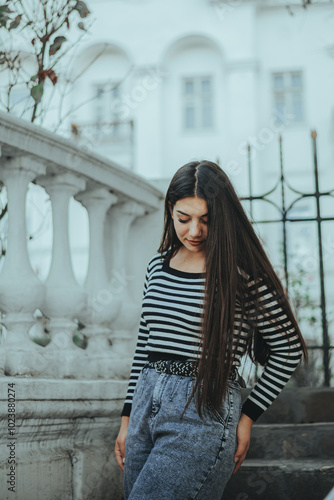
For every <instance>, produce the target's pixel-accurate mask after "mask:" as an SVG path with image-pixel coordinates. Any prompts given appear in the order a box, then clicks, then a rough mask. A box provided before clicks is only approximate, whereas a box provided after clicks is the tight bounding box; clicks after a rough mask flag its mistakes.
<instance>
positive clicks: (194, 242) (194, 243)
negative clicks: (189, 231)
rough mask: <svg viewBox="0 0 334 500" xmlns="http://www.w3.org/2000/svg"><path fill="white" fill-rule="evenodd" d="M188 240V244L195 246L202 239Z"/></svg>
mask: <svg viewBox="0 0 334 500" xmlns="http://www.w3.org/2000/svg"><path fill="white" fill-rule="evenodd" d="M188 242H189V243H190V245H193V246H197V245H200V244H201V243H202V242H203V240H201V241H192V240H188Z"/></svg>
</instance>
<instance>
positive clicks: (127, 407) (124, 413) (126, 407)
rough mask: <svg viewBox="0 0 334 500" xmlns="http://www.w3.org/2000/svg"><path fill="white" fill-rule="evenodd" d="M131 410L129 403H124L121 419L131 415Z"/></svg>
mask: <svg viewBox="0 0 334 500" xmlns="http://www.w3.org/2000/svg"><path fill="white" fill-rule="evenodd" d="M131 408H132V404H131V403H124V406H123V410H122V413H121V417H129V416H130V413H131Z"/></svg>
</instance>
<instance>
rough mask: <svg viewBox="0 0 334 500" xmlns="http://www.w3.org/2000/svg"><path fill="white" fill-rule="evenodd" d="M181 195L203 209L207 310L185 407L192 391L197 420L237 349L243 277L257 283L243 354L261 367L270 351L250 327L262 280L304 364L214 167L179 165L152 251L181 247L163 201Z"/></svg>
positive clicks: (257, 249)
mask: <svg viewBox="0 0 334 500" xmlns="http://www.w3.org/2000/svg"><path fill="white" fill-rule="evenodd" d="M187 197H199V198H202V199H203V200H205V201H206V203H207V207H208V234H207V241H206V255H205V260H206V280H205V291H204V302H203V303H204V304H207V305H208V307H203V314H202V323H201V334H200V342H199V346H200V351H201V356H198V358H197V368H198V374H197V377H196V382H195V384H194V388H193V391H192V394H191V396H190V398H189V401H188V403H187V406H188V404H189V402H190V400H191V398H192V397H194V394H195V392H196V393H197V408H198V411H199V414H200V415H201V416H202V412H203V411H204V410H205V409H207V408H208V406H209V404H211V405H212V404H213V405H214V407H216V408H219V407H220V406H221V404H222V402H223V400H224V398H225V395H226V391H227V382H228V375H229V371H230V369H231V367H232V363H233V357H234V353H235V350H236V349H237V347H238V345H237V342H238V341H237V339H238V338H239V340H240V338H241V335H239V333H240V331H241V328H242V322H241V323H240V327H239V331H238V332H235V330H234V328H235V325H234V316H235V308H236V303H238V306H239V307H240V308H241V317H242V318H244V317H247V314H246V310H245V302H246V301H247V294H249V292H248V286H247V279H246V278H245V276H247V277H248V278H249V277H251V279H252V280H254V281H255V283H256V284H257V286H256V293H255V294H254V297H252V300H253V301H254V306H255V311H256V315H255V320H254V316H253V321H248V324H250V326H251V328H250V333H249V335H248V336H247V351H248V354H249V355H250V357H251V359H252V361H253V362H255V363H259V364H261V365H265V364H266V362H267V360H268V356H269V352H270V351H269V347H268V346H267V344H266V343H265V342H264V340H263V339H262V336H261V335H260V334H259V333H258V332H257V328H256V319H257V315H258V314H259V313H260V301H259V295H258V294H259V290H258V288H259V286H260V285H261V281H262V280H264V281H265V283H266V285H267V287H268V289H269V291H270V292H272V293H273V294H274V296H275V300H276V301H277V302H278V304H279V305H280V306H281V307H282V308H283V309H284V311H285V313H286V315H287V317H288V320H290V321H291V323H292V326H293V327H294V328H295V332H296V335H298V337H299V339H300V342H301V345H302V350H303V355H304V359H305V362H307V349H306V345H305V342H304V340H303V337H302V334H301V332H300V329H299V326H298V324H297V321H296V319H295V316H294V313H293V311H292V309H291V306H290V304H289V301H288V297H287V294H286V292H285V290H284V288H283V285H282V283H281V281H280V279H279V277H278V276H277V274H276V272H275V271H274V269H273V267H272V265H271V263H270V261H269V259H268V257H267V255H266V252H265V250H264V248H263V246H262V244H261V242H260V240H259V238H258V236H257V235H256V233H255V231H254V229H253V226H252V224H251V222H250V220H249V219H248V217H247V215H246V213H245V211H244V209H243V207H242V205H241V203H240V200H239V198H238V196H237V194H236V191H235V190H234V188H233V186H232V184H231V182H230V180H229V178H228V177H227V175H226V174H225V172H224V171H223V170H222V169H221V168H220V167H219V166H218V165H217V164H215V163H213V162H210V161H193V162H190V163H187V164H186V165H184V166H183V167H181V168H180V169H179V170H178V171H177V172H176V173H175V175H174V177H173V178H172V180H171V182H170V185H169V188H168V190H167V193H166V197H165V213H164V230H163V235H162V239H161V243H160V247H159V249H158V252H160V253H161V255H162V258H164V259H171V258H172V257H173V256H174V255H175V254H176V253H177V251H178V249H179V248H180V247H181V246H182V243H181V242H180V240H179V239H178V237H177V235H176V232H175V229H174V223H173V219H172V217H171V213H170V209H169V205H168V202H170V203H171V206H172V208H173V207H174V205H175V203H176V202H177V201H178V200H181V199H183V198H187ZM167 251H168V253H165V252H167ZM163 253H164V255H163ZM238 268H239V269H240V270H241V272H239V270H238ZM245 273H246V274H245ZM259 278H260V280H259ZM259 283H260V284H259ZM262 284H263V283H262ZM248 299H249V297H248ZM261 314H263V315H266V311H261ZM196 390H197V391H196Z"/></svg>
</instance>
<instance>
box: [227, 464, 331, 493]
mask: <svg viewBox="0 0 334 500" xmlns="http://www.w3.org/2000/svg"><path fill="white" fill-rule="evenodd" d="M333 484H334V460H321V459H309V460H307V459H305V460H296V459H291V460H265V459H264V460H258V459H249V458H247V459H246V460H245V461H244V462H243V464H242V465H241V467H240V469H239V470H238V472H237V473H236V474H235V475H233V476H232V478H231V479H230V480H229V482H228V484H227V485H226V488H225V491H224V495H223V497H222V500H232V499H233V500H323V499H324V498H325V496H326V495H327V494H328V493H329V492H330V490H331V488H332V487H333Z"/></svg>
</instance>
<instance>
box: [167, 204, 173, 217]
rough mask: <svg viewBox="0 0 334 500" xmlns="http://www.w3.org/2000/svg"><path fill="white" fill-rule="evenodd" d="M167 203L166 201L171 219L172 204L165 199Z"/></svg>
mask: <svg viewBox="0 0 334 500" xmlns="http://www.w3.org/2000/svg"><path fill="white" fill-rule="evenodd" d="M167 203H168V208H169V211H170V214H171V216H172V219H173V208H172V204H171V202H170V201H167Z"/></svg>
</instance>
